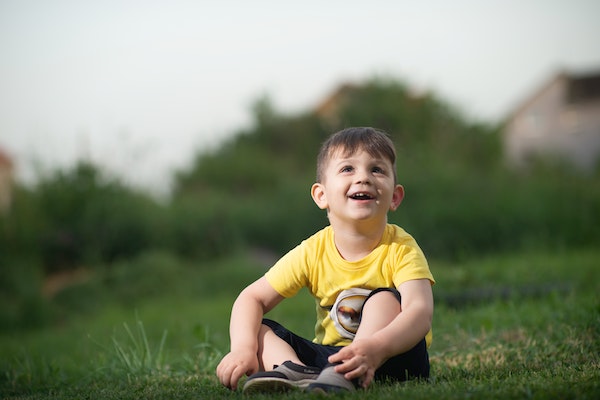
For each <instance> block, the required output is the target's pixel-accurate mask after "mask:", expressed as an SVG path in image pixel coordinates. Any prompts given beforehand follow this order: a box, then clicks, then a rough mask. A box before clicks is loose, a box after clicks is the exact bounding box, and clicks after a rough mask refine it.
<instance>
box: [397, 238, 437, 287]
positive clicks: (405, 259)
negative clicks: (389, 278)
mask: <svg viewBox="0 0 600 400" xmlns="http://www.w3.org/2000/svg"><path fill="white" fill-rule="evenodd" d="M393 257H394V259H393V260H392V262H391V264H392V266H393V270H394V271H393V280H394V285H395V286H396V287H398V286H400V284H402V283H404V282H406V281H410V280H414V279H429V281H430V282H431V284H432V285H433V284H435V279H434V278H433V275H432V273H431V271H430V270H429V264H428V262H427V259H426V258H425V254H423V251H422V250H421V248H420V247H419V245H418V244H417V243H416V242H415V241H414V240H409V241H408V242H407V243H404V244H402V245H400V246H399V248H398V251H396V252H395V253H394V255H393Z"/></svg>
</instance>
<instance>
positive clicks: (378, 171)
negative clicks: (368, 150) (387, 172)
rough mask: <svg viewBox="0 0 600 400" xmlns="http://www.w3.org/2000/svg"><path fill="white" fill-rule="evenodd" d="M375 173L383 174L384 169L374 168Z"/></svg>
mask: <svg viewBox="0 0 600 400" xmlns="http://www.w3.org/2000/svg"><path fill="white" fill-rule="evenodd" d="M373 172H374V173H376V174H383V172H384V171H383V168H380V167H373Z"/></svg>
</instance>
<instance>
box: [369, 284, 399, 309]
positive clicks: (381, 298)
mask: <svg viewBox="0 0 600 400" xmlns="http://www.w3.org/2000/svg"><path fill="white" fill-rule="evenodd" d="M369 301H371V302H386V303H388V302H389V303H392V304H393V303H397V304H398V305H400V304H402V296H400V292H399V291H398V290H397V289H395V288H379V289H375V290H373V291H372V292H371V293H370V294H369V296H367V299H366V300H365V304H368V303H369Z"/></svg>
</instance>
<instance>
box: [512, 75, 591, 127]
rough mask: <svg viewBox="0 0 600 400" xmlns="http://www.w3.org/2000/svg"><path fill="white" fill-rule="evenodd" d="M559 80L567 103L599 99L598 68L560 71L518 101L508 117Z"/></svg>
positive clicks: (523, 107) (513, 115) (518, 111)
mask: <svg viewBox="0 0 600 400" xmlns="http://www.w3.org/2000/svg"><path fill="white" fill-rule="evenodd" d="M560 81H564V82H565V84H566V88H567V95H566V98H565V99H564V100H565V102H567V103H569V104H581V103H586V102H590V101H599V100H600V69H598V70H596V71H590V72H586V73H573V72H567V71H560V72H558V73H556V74H555V75H554V76H552V77H551V78H550V79H547V80H546V81H545V82H544V84H543V85H541V86H540V87H538V89H537V90H535V91H532V92H531V94H530V95H529V96H527V97H526V98H525V99H524V100H523V101H521V102H520V103H518V105H517V107H515V108H514V109H513V111H512V112H511V113H510V114H509V116H508V118H509V119H513V118H515V117H516V116H518V115H519V114H520V113H521V112H522V111H523V110H524V109H526V108H527V107H528V106H529V105H531V104H532V103H534V102H535V101H536V100H537V99H538V98H540V97H541V96H543V95H544V93H545V92H546V91H547V90H548V89H550V88H551V87H552V86H553V85H555V84H556V83H557V82H560Z"/></svg>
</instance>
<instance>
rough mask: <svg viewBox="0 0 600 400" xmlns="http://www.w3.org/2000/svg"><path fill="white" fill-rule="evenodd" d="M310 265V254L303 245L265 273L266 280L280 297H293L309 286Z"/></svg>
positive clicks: (291, 251)
mask: <svg viewBox="0 0 600 400" xmlns="http://www.w3.org/2000/svg"><path fill="white" fill-rule="evenodd" d="M308 264H309V259H308V252H307V251H306V246H305V244H304V243H301V244H300V245H298V246H297V247H295V248H294V249H292V250H290V251H289V252H288V253H287V254H286V255H284V256H283V257H281V258H280V259H279V261H277V262H276V263H275V265H273V266H272V267H271V268H270V269H269V270H268V271H267V272H266V273H265V278H266V279H267V281H268V282H269V283H270V284H271V286H273V289H275V290H276V291H277V292H278V293H279V294H280V295H282V296H283V297H292V296H294V295H295V294H296V293H298V291H299V290H300V289H302V288H303V287H304V286H306V284H307V281H308V280H307V273H306V270H307V266H308Z"/></svg>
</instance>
